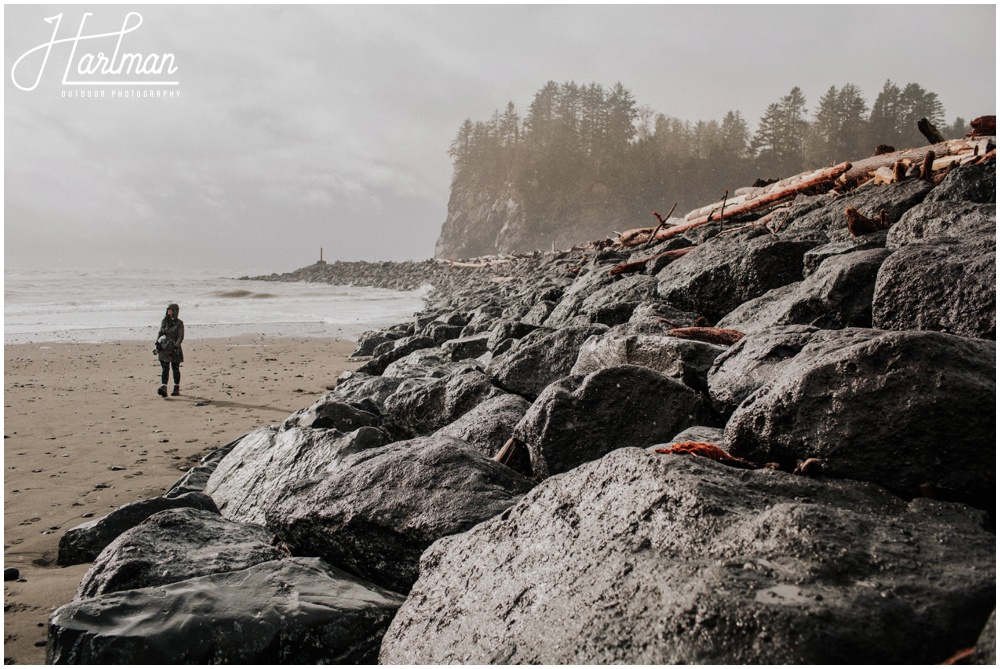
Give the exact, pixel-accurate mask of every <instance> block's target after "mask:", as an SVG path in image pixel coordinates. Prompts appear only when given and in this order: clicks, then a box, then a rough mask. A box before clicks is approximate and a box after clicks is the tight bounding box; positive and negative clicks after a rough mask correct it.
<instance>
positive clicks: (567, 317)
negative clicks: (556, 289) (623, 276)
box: [542, 269, 614, 328]
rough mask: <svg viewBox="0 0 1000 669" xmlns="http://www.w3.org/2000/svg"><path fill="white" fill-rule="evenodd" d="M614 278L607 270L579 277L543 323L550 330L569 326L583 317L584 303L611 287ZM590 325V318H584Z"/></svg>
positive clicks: (599, 270) (591, 272)
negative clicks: (579, 317) (593, 295)
mask: <svg viewBox="0 0 1000 669" xmlns="http://www.w3.org/2000/svg"><path fill="white" fill-rule="evenodd" d="M612 282H614V277H612V276H609V275H608V272H607V270H601V269H598V270H595V271H590V272H587V273H586V274H583V275H582V276H579V277H578V278H577V279H576V280H575V281H574V282H573V283H572V284H571V285H570V286H569V287H568V288H567V289H566V290H565V291H564V292H563V295H562V299H560V300H559V302H558V303H557V304H556V306H555V308H554V309H553V310H552V313H550V314H549V316H548V318H546V319H545V322H544V323H542V325H544V326H545V327H548V328H561V327H565V326H566V325H568V324H569V323H570V322H571V321H573V319H574V318H576V317H577V316H581V315H582V313H581V308H582V307H583V303H584V301H586V299H587V298H588V297H590V296H591V295H592V294H593V293H595V292H596V291H598V290H600V289H601V288H603V287H605V286H609V285H611V283H612ZM584 318H585V319H586V321H587V322H588V323H589V322H590V318H589V317H586V316H584Z"/></svg>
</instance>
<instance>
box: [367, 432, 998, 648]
mask: <svg viewBox="0 0 1000 669" xmlns="http://www.w3.org/2000/svg"><path fill="white" fill-rule="evenodd" d="M981 524H982V514H981V513H978V512H975V511H973V510H971V509H969V508H968V507H964V506H961V505H955V504H948V503H943V502H937V501H931V500H926V499H918V500H914V501H913V502H911V503H909V504H907V503H906V502H904V501H903V500H901V499H899V498H898V497H896V496H894V495H891V494H888V493H887V492H886V491H884V490H882V489H880V488H878V487H876V486H872V485H868V484H858V483H854V482H846V481H841V482H837V481H827V482H820V481H814V480H811V479H808V478H806V477H799V476H790V475H788V474H785V473H783V472H774V471H767V470H758V471H745V470H738V469H733V468H730V467H726V466H724V465H720V464H718V463H715V462H712V461H708V460H705V459H701V458H693V457H690V456H671V455H654V454H651V453H646V452H644V451H642V450H640V449H635V448H625V449H621V450H618V451H615V452H613V453H611V454H609V455H607V456H605V457H604V458H602V459H601V460H599V461H597V462H592V463H589V464H587V465H584V466H582V467H579V468H578V469H576V470H574V471H572V472H569V473H567V474H565V475H563V476H560V477H557V478H553V479H549V480H548V481H546V482H544V483H543V484H541V485H539V486H538V487H537V488H536V489H535V490H533V491H532V492H531V493H529V494H528V495H527V496H526V497H525V498H524V499H523V500H522V501H521V502H520V503H519V504H517V505H516V506H515V507H513V508H512V509H510V510H509V511H508V512H505V513H503V514H501V515H500V516H499V517H497V518H494V519H493V520H490V521H488V522H485V523H483V524H481V525H479V526H477V527H475V528H473V529H472V530H470V531H469V532H467V533H465V534H462V535H456V536H451V537H447V538H445V539H443V540H441V541H439V542H437V543H436V544H434V545H433V546H432V547H431V548H430V549H429V550H428V551H427V552H426V553H425V554H424V556H423V558H422V560H421V569H420V579H419V580H418V581H417V583H416V584H415V585H414V587H413V590H412V591H411V593H410V596H409V598H408V599H407V600H406V602H405V603H404V605H403V606H402V607H401V608H400V610H399V612H398V614H397V615H396V618H395V619H394V620H393V622H392V625H391V626H390V628H389V631H388V632H387V633H386V635H385V638H384V640H383V643H382V650H381V653H380V655H379V661H380V662H381V663H385V664H411V665H412V664H445V663H456V664H548V665H564V664H576V665H613V664H644V665H660V664H687V665H692V664H714V665H737V664H772V665H773V664H831V663H837V664H841V663H842V664H865V665H870V664H908V663H920V664H926V663H933V662H939V661H942V660H944V659H945V658H947V657H948V656H949V655H950V653H951V651H952V649H953V648H954V647H956V646H955V645H956V644H962V643H964V644H966V645H972V643H974V642H975V639H976V637H977V635H978V634H979V631H980V630H981V629H982V625H983V621H984V620H985V619H986V618H987V617H988V616H989V613H990V611H991V610H992V609H993V607H994V605H995V600H996V594H995V576H996V539H995V537H994V535H993V534H991V533H989V532H987V531H985V530H983V528H982V526H981ZM959 647H961V646H959Z"/></svg>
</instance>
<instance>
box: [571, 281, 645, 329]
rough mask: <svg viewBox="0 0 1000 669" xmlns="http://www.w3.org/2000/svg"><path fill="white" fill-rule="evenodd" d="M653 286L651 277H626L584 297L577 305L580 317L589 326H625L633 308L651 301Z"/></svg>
mask: <svg viewBox="0 0 1000 669" xmlns="http://www.w3.org/2000/svg"><path fill="white" fill-rule="evenodd" d="M656 286H657V281H656V279H655V278H653V277H651V276H647V275H645V274H632V275H626V276H625V277H623V278H619V279H618V280H616V281H614V282H613V283H611V284H608V285H607V286H604V287H603V288H599V289H597V290H595V291H594V292H593V293H591V294H590V295H588V296H587V297H586V298H585V299H584V300H583V302H582V303H581V305H580V313H582V314H584V315H585V316H587V318H588V319H589V320H590V321H591V322H593V323H603V324H605V325H618V324H620V323H625V322H627V321H628V320H629V318H631V317H632V312H633V311H635V308H636V307H638V306H639V305H640V304H642V303H644V302H648V301H650V300H652V299H655V297H656Z"/></svg>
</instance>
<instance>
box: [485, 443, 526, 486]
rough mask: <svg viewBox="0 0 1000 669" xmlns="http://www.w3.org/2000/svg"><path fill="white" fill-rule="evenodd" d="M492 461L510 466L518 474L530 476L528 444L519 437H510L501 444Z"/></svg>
mask: <svg viewBox="0 0 1000 669" xmlns="http://www.w3.org/2000/svg"><path fill="white" fill-rule="evenodd" d="M493 460H494V462H499V463H500V464H501V465H504V466H507V467H510V468H511V469H513V470H514V471H515V472H517V473H518V474H521V475H523V476H529V477H530V476H531V475H532V472H531V454H530V453H529V452H528V445H527V444H525V443H524V442H522V441H520V440H519V439H515V438H514V437H511V438H510V439H508V440H507V443H506V444H504V445H503V448H501V449H500V450H499V451H498V452H497V454H496V455H495V456H493Z"/></svg>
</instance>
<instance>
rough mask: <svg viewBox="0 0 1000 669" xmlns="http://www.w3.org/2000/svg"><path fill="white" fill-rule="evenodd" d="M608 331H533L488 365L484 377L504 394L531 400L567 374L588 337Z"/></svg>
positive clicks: (602, 327) (588, 327) (593, 327)
mask: <svg viewBox="0 0 1000 669" xmlns="http://www.w3.org/2000/svg"><path fill="white" fill-rule="evenodd" d="M607 330H608V326H606V325H600V324H596V323H595V324H591V325H572V326H567V327H564V328H560V329H559V330H555V331H550V330H544V329H543V330H535V331H534V332H532V333H530V334H528V335H527V336H525V337H524V338H523V339H521V340H520V341H519V342H518V344H517V346H515V347H514V348H512V349H511V350H509V351H507V352H506V353H504V354H503V355H500V356H497V357H496V358H494V359H493V360H492V361H490V364H489V365H488V366H487V368H486V373H487V374H489V376H490V378H491V379H493V381H494V382H495V383H496V384H497V385H498V386H500V387H501V388H503V389H504V390H507V391H508V392H512V393H517V394H518V395H521V396H522V397H525V398H527V399H528V400H533V399H535V398H536V397H538V394H539V393H540V392H542V390H544V389H545V387H546V386H547V385H549V384H550V383H552V382H553V381H555V380H556V379H560V378H562V377H564V376H566V375H567V374H569V373H570V370H572V369H573V365H574V364H575V363H576V358H577V355H578V354H579V352H580V347H581V346H583V342H585V341H586V340H587V338H588V337H590V336H592V335H600V334H603V333H605V332H607Z"/></svg>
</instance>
